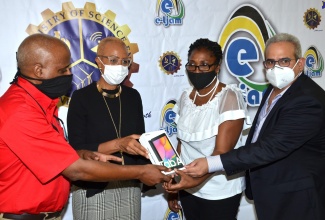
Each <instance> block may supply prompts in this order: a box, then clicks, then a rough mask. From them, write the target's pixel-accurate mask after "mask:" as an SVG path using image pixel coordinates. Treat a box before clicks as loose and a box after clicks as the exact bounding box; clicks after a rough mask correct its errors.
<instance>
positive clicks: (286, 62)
mask: <svg viewBox="0 0 325 220" xmlns="http://www.w3.org/2000/svg"><path fill="white" fill-rule="evenodd" d="M291 60H297V59H290V58H287V57H286V58H281V59H279V60H272V59H267V60H265V61H264V62H263V64H264V67H265V68H266V69H273V68H274V66H275V64H276V63H278V64H279V66H281V67H288V66H290V62H291Z"/></svg>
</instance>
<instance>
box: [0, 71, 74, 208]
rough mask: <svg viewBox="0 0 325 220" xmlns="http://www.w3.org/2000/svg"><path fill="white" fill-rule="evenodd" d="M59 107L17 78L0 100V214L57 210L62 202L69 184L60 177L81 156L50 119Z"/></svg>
mask: <svg viewBox="0 0 325 220" xmlns="http://www.w3.org/2000/svg"><path fill="white" fill-rule="evenodd" d="M57 103H58V99H55V100H52V99H50V98H48V97H47V96H46V95H44V94H43V93H42V92H40V91H39V90H38V89H37V88H36V87H35V86H33V85H32V84H31V83H29V82H28V81H27V80H25V79H22V78H21V77H19V78H18V85H16V84H13V85H11V86H10V88H9V89H8V90H7V91H6V93H5V94H4V95H3V96H2V97H0V213H2V212H7V213H14V214H21V213H30V214H38V213H40V212H55V211H59V210H62V209H63V207H64V205H65V204H66V202H67V199H68V196H69V189H70V183H69V181H68V180H67V179H65V178H64V177H63V176H62V175H61V174H60V173H61V172H62V171H63V170H64V169H65V168H67V167H68V166H69V165H71V164H72V163H73V162H75V161H76V160H77V159H78V158H79V156H78V154H77V153H76V152H75V151H74V150H73V148H72V147H71V146H70V145H69V144H68V143H67V142H66V141H65V139H64V136H63V131H62V128H61V126H60V125H59V123H58V121H57V119H55V117H54V115H55V116H57V114H58V108H57ZM52 124H53V125H54V126H55V127H57V129H58V131H56V130H55V129H54V128H53V126H52Z"/></svg>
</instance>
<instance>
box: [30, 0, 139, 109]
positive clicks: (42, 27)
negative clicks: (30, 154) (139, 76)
mask: <svg viewBox="0 0 325 220" xmlns="http://www.w3.org/2000/svg"><path fill="white" fill-rule="evenodd" d="M42 17H43V19H44V21H43V22H42V23H41V24H39V25H38V26H35V25H32V24H30V25H29V26H28V28H27V30H26V32H27V33H28V34H30V35H31V34H34V33H44V34H48V35H51V36H54V37H56V38H58V39H61V40H62V41H63V42H65V43H66V44H67V45H68V47H69V48H70V51H71V72H72V73H73V83H72V88H71V91H70V92H69V93H68V94H67V95H66V96H65V97H63V99H62V100H63V101H62V102H63V103H61V104H62V105H68V104H69V100H70V96H71V94H72V93H73V92H74V91H75V90H77V89H80V88H83V87H85V86H87V85H89V84H90V83H92V82H93V81H97V80H98V79H99V77H100V72H99V70H98V68H97V65H96V63H95V57H96V52H97V47H98V43H99V42H100V41H101V40H102V39H103V38H105V37H108V36H113V37H117V38H120V39H121V40H123V41H124V43H125V44H126V46H127V49H128V55H129V56H130V57H131V58H132V57H133V55H134V54H135V53H137V52H138V46H137V44H134V43H130V41H129V39H128V37H127V36H128V34H129V33H130V32H131V30H130V28H129V27H128V26H127V25H123V26H120V25H118V24H117V23H116V22H115V17H116V15H115V13H114V12H112V11H110V10H108V11H106V12H105V13H104V14H101V13H99V12H97V11H96V5H95V4H94V3H89V2H87V3H86V4H85V6H84V8H75V7H74V5H73V4H72V2H66V3H63V4H62V11H59V12H56V13H54V12H52V11H51V10H50V9H46V10H44V11H43V12H42ZM138 70H139V64H137V63H132V65H131V69H130V71H129V76H128V79H127V80H126V81H125V84H126V85H128V86H131V87H132V86H133V84H132V83H131V82H130V81H129V78H130V74H131V73H135V72H138Z"/></svg>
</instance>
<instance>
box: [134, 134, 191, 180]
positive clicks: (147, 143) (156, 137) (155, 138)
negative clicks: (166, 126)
mask: <svg viewBox="0 0 325 220" xmlns="http://www.w3.org/2000/svg"><path fill="white" fill-rule="evenodd" d="M139 141H140V143H141V145H142V146H144V147H145V148H146V149H147V150H148V152H149V159H150V161H151V163H152V164H156V165H162V166H165V167H168V168H171V169H175V168H176V169H180V170H182V169H185V168H184V163H183V162H182V160H181V158H180V157H179V155H178V153H177V152H176V150H175V149H174V147H173V145H172V143H171V142H170V140H169V138H168V136H167V134H166V132H165V131H164V130H159V131H153V132H148V133H144V134H142V135H141V136H140V139H139ZM162 172H163V173H164V174H165V175H170V174H174V173H175V171H174V170H172V171H170V172H164V171H162Z"/></svg>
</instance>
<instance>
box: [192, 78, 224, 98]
mask: <svg viewBox="0 0 325 220" xmlns="http://www.w3.org/2000/svg"><path fill="white" fill-rule="evenodd" d="M213 81H214V80H212V82H213ZM212 82H211V83H212ZM211 83H210V84H209V85H211ZM218 84H219V83H216V84H215V85H214V86H213V88H211V90H210V91H209V92H208V93H205V94H204V95H201V94H200V93H199V92H198V91H197V90H196V92H195V93H196V95H197V96H199V97H205V96H207V95H209V94H210V93H211V92H212V91H213V90H214V89H215V88H216V87H217V86H218ZM209 85H207V87H208V86H209Z"/></svg>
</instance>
